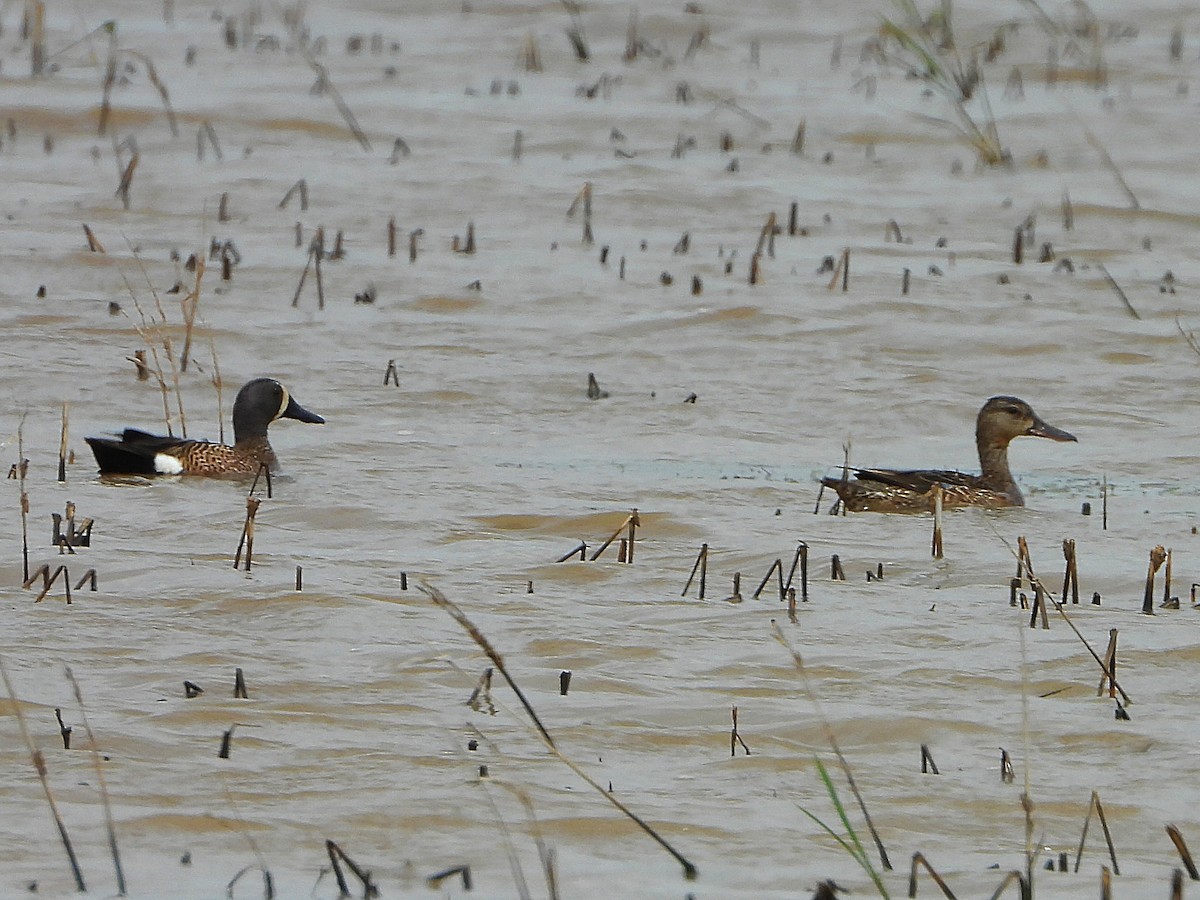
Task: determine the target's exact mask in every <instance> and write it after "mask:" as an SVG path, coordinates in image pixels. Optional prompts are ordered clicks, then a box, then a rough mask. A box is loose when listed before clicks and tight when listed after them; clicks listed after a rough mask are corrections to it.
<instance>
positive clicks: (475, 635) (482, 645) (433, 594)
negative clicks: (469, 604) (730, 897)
mask: <svg viewBox="0 0 1200 900" xmlns="http://www.w3.org/2000/svg"><path fill="white" fill-rule="evenodd" d="M420 587H421V591H422V592H423V593H424V594H425V596H427V597H428V598H429V599H430V600H432V601H433V603H434V604H435V605H437V606H438V607H440V608H441V609H442V610H444V611H445V612H446V613H448V614H449V615H450V617H451V618H452V619H454V621H455V622H457V623H458V624H459V626H460V627H461V628H462V629H463V630H464V631H466V632H467V634H468V635H469V636H470V637H471V639H472V640H473V641H475V643H476V645H477V646H478V647H479V649H480V650H482V651H483V652H484V654H485V655H486V656H487V657H488V659H490V660H491V661H492V664H493V665H494V666H495V667H496V668H497V669H498V670H499V671H500V674H501V675H503V676H504V680H505V681H506V682H507V683H508V686H509V687H510V688H512V690H513V693H514V694H516V696H517V700H518V701H519V702H520V704H521V707H522V708H523V709H524V710H525V713H526V715H528V716H529V718H530V720H531V721H532V722H533V725H534V727H535V728H536V729H537V733H538V735H539V736H540V737H541V739H542V743H544V744H545V745H546V749H548V750H549V751H550V752H551V753H553V754H554V756H555V757H557V758H558V760H559V761H560V762H561V763H563V764H564V765H565V766H567V768H569V769H570V770H571V771H572V772H574V773H575V774H576V775H578V776H579V777H580V778H581V779H583V780H584V781H585V782H586V783H587V784H588V786H589V787H591V788H592V789H593V790H595V791H596V792H597V793H598V794H600V796H602V797H603V798H604V799H605V800H607V801H608V802H609V803H611V804H612V805H613V806H615V807H616V808H617V809H619V810H620V811H621V812H622V813H624V814H625V815H626V816H627V817H628V818H629V819H630V821H632V822H633V823H634V824H635V825H637V826H638V827H639V828H641V829H642V831H643V832H645V833H646V834H647V835H649V836H650V837H651V838H653V839H654V840H655V841H656V842H657V843H658V845H659V846H660V847H662V848H663V849H664V850H666V851H667V852H668V853H669V854H671V856H672V857H674V858H675V860H676V861H677V862H678V863H679V864H680V865H681V866H682V867H683V874H684V877H685V878H686V879H687V880H688V881H693V880H695V878H696V876H697V875H698V874H699V870H698V869H697V868H696V866H695V865H694V864H693V863H692V862H690V861H689V860H688V859H687V858H686V857H684V856H683V855H682V854H681V853H680V852H679V851H678V850H676V849H675V848H674V847H673V846H671V844H669V843H668V842H667V840H666V839H665V838H663V837H662V835H660V834H659V833H658V832H657V831H655V830H654V829H653V828H651V827H650V825H649V824H647V823H646V822H645V821H644V820H643V819H641V818H640V817H639V816H638V815H637V814H636V813H634V812H633V811H632V810H631V809H629V808H628V807H627V806H625V804H624V803H622V802H621V801H620V800H618V799H617V798H616V797H615V796H614V795H613V794H612V792H611V791H606V790H605V789H604V788H603V787H602V786H601V785H600V784H598V783H597V782H596V781H595V780H594V779H593V778H592V777H591V776H589V775H588V774H587V773H586V772H584V771H583V769H581V768H580V767H579V765H578V764H577V763H575V761H574V760H572V759H570V758H569V757H568V756H566V755H564V754H563V753H562V751H560V750H559V749H558V747H557V746H556V745H555V743H554V739H553V738H552V737H550V732H548V731H547V730H546V727H545V726H544V725H543V724H542V721H541V719H539V718H538V715H537V713H536V712H534V709H533V706H532V705H531V704H530V702H529V701H528V700H527V699H526V698H525V695H524V693H522V692H521V689H520V688H519V687H517V683H516V682H515V681H514V680H513V678H512V676H511V675H510V674H509V672H508V668H507V667H506V666H505V664H504V659H503V657H501V656H500V654H499V653H498V652H497V651H496V649H495V648H494V647H492V645H491V643H490V642H489V641H488V639H487V638H486V637H484V635H483V632H481V631H480V630H479V629H478V628H477V627H476V626H475V624H474V623H473V622H472V621H471V620H470V619H468V618H467V616H466V614H465V613H464V612H463V611H462V610H461V609H460V608H459V607H458V605H457V604H455V603H454V602H453V601H451V600H450V599H448V598H447V597H446V596H445V595H444V594H443V593H442V592H441V591H439V590H438V589H437V588H435V587H432V586H431V585H428V584H422V585H421V586H420Z"/></svg>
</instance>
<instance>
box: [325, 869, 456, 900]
mask: <svg viewBox="0 0 1200 900" xmlns="http://www.w3.org/2000/svg"><path fill="white" fill-rule="evenodd" d="M456 875H457V876H459V877H460V878H461V880H462V888H463V890H464V891H470V890H471V889H472V888H473V887H474V885H473V884H472V881H471V867H470V866H451V867H450V868H449V869H442V870H441V871H440V872H435V873H433V874H432V875H430V876H429V877H427V878H426V879H425V885H426V886H427V887H430V888H434V889H437V888H440V887H441V886H442V882H443V881H445V880H446V879H447V878H453V877H455V876H456ZM342 896H343V897H349V896H350V895H349V894H348V893H346V894H343V895H342ZM364 896H367V895H365V894H364ZM371 896H376V895H371Z"/></svg>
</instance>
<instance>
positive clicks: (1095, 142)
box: [1083, 126, 1142, 271]
mask: <svg viewBox="0 0 1200 900" xmlns="http://www.w3.org/2000/svg"><path fill="white" fill-rule="evenodd" d="M1083 133H1084V135H1086V137H1087V142H1088V143H1089V144H1090V145H1091V146H1092V149H1094V150H1095V151H1096V152H1097V153H1099V154H1100V161H1101V162H1102V163H1103V164H1104V167H1105V168H1106V169H1108V171H1109V172H1111V173H1112V176H1113V178H1115V179H1116V180H1117V184H1119V185H1120V186H1121V190H1122V191H1124V192H1125V196H1126V197H1127V198H1128V199H1129V208H1130V209H1141V208H1142V205H1141V204H1140V203H1138V198H1137V195H1136V194H1134V193H1133V189H1132V188H1130V187H1129V182H1127V181H1126V180H1125V176H1124V175H1122V174H1121V170H1120V169H1119V168H1118V167H1117V164H1116V163H1115V162H1113V158H1112V157H1111V156H1109V154H1108V150H1107V149H1105V147H1104V145H1103V144H1101V143H1100V139H1099V138H1098V137H1096V135H1095V134H1093V133H1092V130H1091V129H1090V128H1087V127H1086V126H1085V127H1084V129H1083ZM1100 269H1101V271H1103V269H1104V266H1101V267H1100Z"/></svg>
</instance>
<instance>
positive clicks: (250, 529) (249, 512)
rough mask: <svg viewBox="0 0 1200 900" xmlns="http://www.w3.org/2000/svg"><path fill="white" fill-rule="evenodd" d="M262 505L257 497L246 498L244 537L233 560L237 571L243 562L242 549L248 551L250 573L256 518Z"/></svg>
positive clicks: (247, 568)
mask: <svg viewBox="0 0 1200 900" xmlns="http://www.w3.org/2000/svg"><path fill="white" fill-rule="evenodd" d="M260 503H262V501H261V500H259V499H258V498H257V497H247V498H246V521H245V523H243V525H242V536H241V539H240V540H239V541H238V548H237V555H236V556H235V557H234V559H233V567H234V568H235V569H236V568H237V567H238V566H239V565H241V562H242V548H243V547H245V549H246V571H247V572H249V571H250V556H251V554H252V553H253V552H254V516H255V515H256V514H257V513H258V507H259V504H260Z"/></svg>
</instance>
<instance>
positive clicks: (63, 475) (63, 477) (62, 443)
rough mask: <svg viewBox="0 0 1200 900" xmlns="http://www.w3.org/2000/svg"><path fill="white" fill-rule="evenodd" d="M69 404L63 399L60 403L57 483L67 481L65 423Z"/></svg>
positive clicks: (66, 423) (66, 422)
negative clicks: (60, 421)
mask: <svg viewBox="0 0 1200 900" xmlns="http://www.w3.org/2000/svg"><path fill="white" fill-rule="evenodd" d="M69 408H70V404H69V403H67V402H66V401H65V400H64V401H63V405H62V429H61V431H60V432H59V435H58V483H59V484H66V483H67V425H68V412H67V411H68V409H69Z"/></svg>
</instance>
